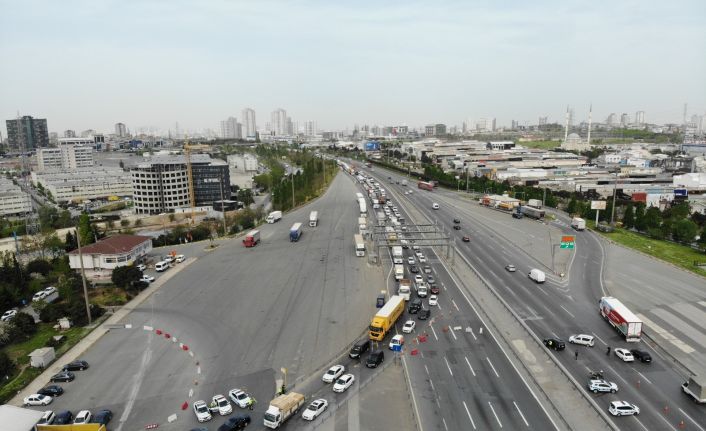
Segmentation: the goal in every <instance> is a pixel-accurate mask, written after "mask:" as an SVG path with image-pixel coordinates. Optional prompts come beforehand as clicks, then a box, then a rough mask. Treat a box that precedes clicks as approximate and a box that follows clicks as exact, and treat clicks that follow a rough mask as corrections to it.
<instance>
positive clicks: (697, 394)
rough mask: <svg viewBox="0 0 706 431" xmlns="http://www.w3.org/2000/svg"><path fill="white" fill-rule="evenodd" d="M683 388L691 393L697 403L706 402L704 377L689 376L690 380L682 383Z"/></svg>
mask: <svg viewBox="0 0 706 431" xmlns="http://www.w3.org/2000/svg"><path fill="white" fill-rule="evenodd" d="M681 390H682V391H684V393H685V394H687V395H689V396H690V397H691V398H692V399H693V400H694V401H695V402H696V403H698V404H706V379H704V378H703V377H699V376H693V377H689V380H687V381H686V382H684V383H682V385H681Z"/></svg>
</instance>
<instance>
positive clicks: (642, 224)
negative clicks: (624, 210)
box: [635, 202, 647, 232]
mask: <svg viewBox="0 0 706 431" xmlns="http://www.w3.org/2000/svg"><path fill="white" fill-rule="evenodd" d="M635 229H637V230H639V231H640V232H644V231H645V230H646V229H647V222H646V221H645V204H644V203H642V202H638V204H637V207H635Z"/></svg>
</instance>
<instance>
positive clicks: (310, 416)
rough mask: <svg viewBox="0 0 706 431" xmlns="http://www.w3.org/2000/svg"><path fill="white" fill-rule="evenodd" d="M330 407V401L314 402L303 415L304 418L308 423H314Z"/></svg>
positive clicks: (321, 399) (318, 400) (320, 399)
mask: <svg viewBox="0 0 706 431" xmlns="http://www.w3.org/2000/svg"><path fill="white" fill-rule="evenodd" d="M326 407H328V401H326V400H325V399H323V398H319V399H317V400H314V401H312V402H311V404H309V406H308V407H307V408H306V410H304V413H302V418H303V419H304V420H307V421H313V420H314V419H316V418H317V417H318V416H319V415H320V414H321V413H323V412H324V410H326Z"/></svg>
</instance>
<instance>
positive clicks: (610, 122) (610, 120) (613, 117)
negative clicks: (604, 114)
mask: <svg viewBox="0 0 706 431" xmlns="http://www.w3.org/2000/svg"><path fill="white" fill-rule="evenodd" d="M616 118H618V116H617V115H615V112H612V113H611V114H610V115H609V116H608V118H606V119H605V123H606V125H607V126H609V127H612V126H614V125H615V121H616Z"/></svg>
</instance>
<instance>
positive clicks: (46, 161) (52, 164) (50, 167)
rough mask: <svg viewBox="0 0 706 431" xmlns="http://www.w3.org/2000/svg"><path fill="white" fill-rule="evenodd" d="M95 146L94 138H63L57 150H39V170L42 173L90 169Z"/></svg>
mask: <svg viewBox="0 0 706 431" xmlns="http://www.w3.org/2000/svg"><path fill="white" fill-rule="evenodd" d="M94 146H95V142H94V140H93V139H92V138H61V139H59V146H58V147H57V148H40V149H38V150H37V168H38V170H39V171H40V172H46V171H55V170H71V169H78V168H90V167H91V166H93V164H94V162H93V153H94Z"/></svg>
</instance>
